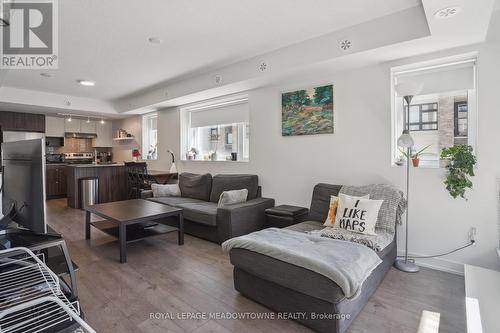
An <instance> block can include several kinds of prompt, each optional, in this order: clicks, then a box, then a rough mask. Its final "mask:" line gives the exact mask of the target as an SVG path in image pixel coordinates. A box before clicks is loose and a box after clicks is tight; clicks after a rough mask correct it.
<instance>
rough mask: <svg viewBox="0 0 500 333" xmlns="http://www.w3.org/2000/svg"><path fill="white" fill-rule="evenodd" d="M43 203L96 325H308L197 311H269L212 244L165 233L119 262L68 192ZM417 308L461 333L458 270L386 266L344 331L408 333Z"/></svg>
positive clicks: (236, 328)
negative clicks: (236, 284)
mask: <svg viewBox="0 0 500 333" xmlns="http://www.w3.org/2000/svg"><path fill="white" fill-rule="evenodd" d="M47 208H48V209H47V210H48V212H47V217H48V221H49V224H50V225H51V226H52V227H53V228H54V229H56V230H57V231H58V232H60V233H62V234H63V235H64V238H65V239H66V242H67V243H68V246H69V249H70V253H71V256H72V258H73V260H74V261H75V262H76V263H77V264H78V265H79V266H80V271H79V272H78V287H79V292H80V299H81V303H82V308H83V310H84V312H85V314H86V319H87V321H88V322H89V323H90V324H91V325H92V326H93V327H94V328H95V329H96V330H97V331H98V332H121V333H125V332H195V333H200V332H310V330H309V329H307V328H306V327H304V326H301V325H300V324H297V323H295V322H293V321H291V320H283V319H259V320H257V319H249V318H246V319H241V320H235V319H221V318H204V317H201V316H198V317H195V316H196V315H197V314H200V313H217V312H221V313H236V312H238V313H246V312H258V313H271V312H270V310H268V309H267V308H265V307H263V306H261V305H259V304H257V303H254V302H253V301H251V300H249V299H247V298H245V297H243V296H241V295H240V294H239V293H238V292H236V291H235V290H234V288H233V280H232V266H231V265H230V263H229V259H228V257H227V256H226V255H224V254H222V252H221V249H220V246H219V245H217V244H213V243H210V242H207V241H204V240H201V239H198V238H194V237H190V236H186V240H185V245H184V246H178V245H177V235H176V234H175V233H171V234H167V235H163V236H159V237H156V238H151V239H147V240H144V241H140V242H136V243H131V244H129V245H127V246H128V249H127V250H128V251H127V254H128V262H127V263H126V264H120V263H119V261H118V260H119V251H118V241H116V240H114V239H113V238H111V237H109V236H107V235H105V234H104V233H102V232H100V231H97V230H96V229H92V240H91V241H86V240H85V237H84V221H85V216H84V215H85V214H84V212H83V211H81V210H76V209H72V208H69V207H67V206H66V199H56V200H50V201H48V203H47ZM423 310H428V311H433V312H439V313H440V314H441V321H440V330H439V332H441V333H446V332H453V333H459V332H465V330H466V328H465V327H466V326H465V295H464V281H463V277H461V276H457V275H453V274H449V273H444V272H439V271H435V270H430V269H425V268H424V269H422V270H421V272H419V273H417V274H405V273H402V272H399V271H397V270H395V269H392V270H391V271H390V272H389V273H388V274H387V276H386V278H385V280H384V281H383V283H382V285H381V286H380V287H379V289H378V290H377V292H376V293H375V294H374V296H373V297H372V298H371V300H370V301H369V302H368V304H367V305H366V306H365V308H364V309H363V311H362V312H361V314H360V315H359V316H358V317H357V318H356V320H355V321H354V323H353V324H352V325H351V328H350V330H349V332H350V333H377V332H384V333H387V332H395V333H396V332H397V333H401V332H405V333H406V332H408V333H409V332H412V333H413V332H416V331H417V329H418V325H419V321H420V317H421V314H422V311H423ZM182 314H184V315H185V316H186V318H182V317H180V316H181V315H182ZM152 315H156V316H159V317H162V316H163V317H162V318H152V319H150V316H152ZM167 315H173V316H174V318H173V319H172V320H169V319H166V318H165V316H167Z"/></svg>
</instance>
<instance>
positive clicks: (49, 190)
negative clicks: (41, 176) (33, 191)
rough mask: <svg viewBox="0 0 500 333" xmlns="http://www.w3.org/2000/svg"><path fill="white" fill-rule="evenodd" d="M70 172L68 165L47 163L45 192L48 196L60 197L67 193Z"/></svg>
mask: <svg viewBox="0 0 500 333" xmlns="http://www.w3.org/2000/svg"><path fill="white" fill-rule="evenodd" d="M67 178H68V174H67V166H66V165H58V164H47V165H46V179H45V185H46V186H45V190H46V191H45V192H46V196H47V197H48V198H50V197H60V196H65V195H66V194H67V186H68V181H67Z"/></svg>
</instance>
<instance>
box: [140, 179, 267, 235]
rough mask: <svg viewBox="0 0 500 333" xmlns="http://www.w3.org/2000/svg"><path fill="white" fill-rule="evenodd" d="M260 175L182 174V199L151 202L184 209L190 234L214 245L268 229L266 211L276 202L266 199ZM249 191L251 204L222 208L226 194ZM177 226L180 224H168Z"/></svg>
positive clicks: (160, 199) (180, 184)
mask: <svg viewBox="0 0 500 333" xmlns="http://www.w3.org/2000/svg"><path fill="white" fill-rule="evenodd" d="M258 183H259V178H258V176H257V175H245V174H221V175H215V176H213V177H212V175H210V174H204V175H200V174H193V173H182V174H180V175H179V188H180V190H181V196H180V197H174V196H172V197H159V198H148V200H151V201H154V202H158V203H162V204H165V205H169V206H173V207H179V208H182V209H183V215H184V230H185V232H186V233H187V234H190V235H193V236H196V237H199V238H203V239H206V240H209V241H212V242H216V243H219V244H220V243H222V242H224V241H226V240H227V239H230V238H233V237H237V236H241V235H246V234H248V233H251V232H254V231H257V230H260V229H263V228H265V220H266V217H265V210H266V209H267V208H271V207H274V199H270V198H262V194H261V193H262V189H261V187H260V186H259V184H258ZM240 189H247V190H248V197H247V201H246V202H243V203H237V204H232V205H225V206H222V207H219V206H218V205H217V202H218V200H219V197H220V195H221V193H222V192H224V191H230V190H240ZM165 223H167V224H172V225H174V226H175V224H176V223H177V222H175V221H172V223H170V221H166V222H165Z"/></svg>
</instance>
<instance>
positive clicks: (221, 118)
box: [189, 100, 248, 127]
mask: <svg viewBox="0 0 500 333" xmlns="http://www.w3.org/2000/svg"><path fill="white" fill-rule="evenodd" d="M189 113H190V118H191V124H190V125H191V127H208V126H216V125H223V124H236V123H247V122H248V102H247V101H246V100H244V101H241V102H238V103H233V104H228V105H220V106H211V107H208V108H201V109H195V110H191V111H189Z"/></svg>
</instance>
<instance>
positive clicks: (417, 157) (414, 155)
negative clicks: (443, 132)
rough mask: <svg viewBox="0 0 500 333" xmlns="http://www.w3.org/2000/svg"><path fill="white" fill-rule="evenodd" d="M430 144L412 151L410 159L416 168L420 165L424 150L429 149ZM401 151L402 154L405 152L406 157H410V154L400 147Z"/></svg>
mask: <svg viewBox="0 0 500 333" xmlns="http://www.w3.org/2000/svg"><path fill="white" fill-rule="evenodd" d="M430 146H432V145H427V146H425V147H424V148H422V149H420V150H419V151H417V152H414V151H413V150H412V151H411V152H410V159H411V162H412V164H413V166H414V167H415V168H417V167H418V166H419V165H420V156H422V155H423V154H424V152H425V151H426V150H427V148H429V147H430ZM399 151H400V152H401V154H403V156H404V157H406V158H408V154H407V152H406V151H404V150H403V149H399Z"/></svg>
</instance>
